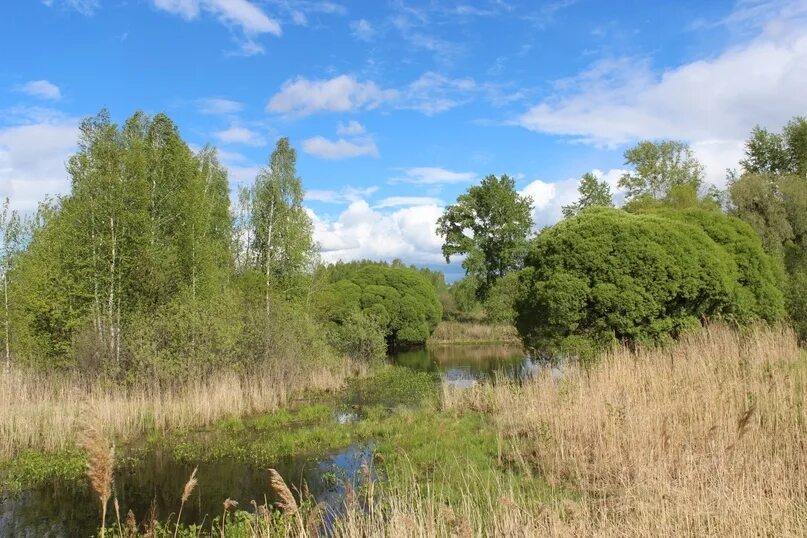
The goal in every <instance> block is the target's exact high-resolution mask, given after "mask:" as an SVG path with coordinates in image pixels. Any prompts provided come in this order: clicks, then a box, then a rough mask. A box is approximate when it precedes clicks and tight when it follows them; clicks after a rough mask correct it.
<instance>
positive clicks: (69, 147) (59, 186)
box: [0, 110, 78, 211]
mask: <svg viewBox="0 0 807 538" xmlns="http://www.w3.org/2000/svg"><path fill="white" fill-rule="evenodd" d="M77 140H78V120H76V119H73V118H66V117H63V116H61V115H59V114H56V113H52V114H50V115H46V114H44V111H43V110H38V111H36V113H35V114H32V115H29V116H28V117H27V119H26V121H24V122H23V123H21V124H15V125H8V126H5V127H0V197H3V198H5V197H8V198H9V199H10V200H11V205H12V207H14V208H16V209H18V210H21V211H32V210H34V209H35V208H36V205H37V203H38V202H39V201H40V200H42V199H43V198H44V196H45V195H57V194H64V193H66V192H68V191H69V190H70V182H69V180H68V176H67V171H66V170H65V163H66V161H67V158H68V157H69V156H70V154H71V153H72V152H73V151H74V150H75V148H76V142H77Z"/></svg>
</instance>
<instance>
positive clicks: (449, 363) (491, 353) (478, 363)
mask: <svg viewBox="0 0 807 538" xmlns="http://www.w3.org/2000/svg"><path fill="white" fill-rule="evenodd" d="M392 360H393V362H394V363H395V364H398V365H400V366H405V367H407V368H412V369H413V370H419V371H424V372H436V373H439V374H440V376H441V378H442V380H443V383H445V384H447V385H453V386H456V387H460V388H466V387H471V386H473V385H475V384H477V383H479V382H480V381H489V380H492V381H495V380H496V379H497V378H506V379H524V378H526V377H530V376H532V375H533V374H534V373H535V372H536V371H537V370H538V369H539V368H541V367H542V366H544V362H543V361H537V360H535V359H531V358H529V357H527V355H526V354H525V353H524V350H523V349H521V348H520V347H515V346H502V345H480V346H466V345H457V346H450V345H449V346H434V347H429V348H421V349H412V350H407V351H402V352H399V353H398V354H396V355H395V356H394V357H393V358H392Z"/></svg>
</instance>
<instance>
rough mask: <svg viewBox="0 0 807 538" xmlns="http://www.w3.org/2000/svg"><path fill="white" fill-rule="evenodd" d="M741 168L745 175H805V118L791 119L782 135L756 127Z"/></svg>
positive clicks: (806, 140)
mask: <svg viewBox="0 0 807 538" xmlns="http://www.w3.org/2000/svg"><path fill="white" fill-rule="evenodd" d="M740 166H741V167H742V169H743V172H745V173H747V174H765V175H771V176H777V175H795V176H800V177H802V178H804V177H805V176H807V118H803V117H800V116H797V117H795V118H793V119H792V120H790V121H789V122H788V123H787V125H785V127H784V129H783V130H782V133H781V134H779V133H771V132H770V131H768V130H766V129H763V128H761V127H759V126H757V127H755V128H754V129H753V130H752V131H751V136H750V137H749V138H748V140H747V141H746V142H745V159H743V160H742V161H740Z"/></svg>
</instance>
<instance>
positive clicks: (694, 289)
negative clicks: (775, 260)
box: [516, 208, 784, 354]
mask: <svg viewBox="0 0 807 538" xmlns="http://www.w3.org/2000/svg"><path fill="white" fill-rule="evenodd" d="M525 266H526V268H525V269H524V270H523V271H522V273H521V278H520V280H521V290H520V292H519V299H518V300H517V301H516V325H517V327H518V329H519V332H520V334H521V335H522V338H524V340H525V343H526V344H527V345H528V346H529V347H532V348H534V349H542V350H547V351H567V352H572V351H573V352H574V353H576V354H585V351H586V349H589V350H593V349H596V348H601V347H605V346H608V345H610V344H612V343H614V342H616V341H627V342H634V343H652V342H659V341H663V340H665V339H667V338H669V337H675V336H677V335H678V334H680V333H682V332H684V331H686V330H688V329H690V328H693V327H695V326H697V325H698V324H699V323H700V322H701V321H702V320H704V319H709V318H717V317H722V318H726V319H730V320H734V321H737V322H741V323H744V322H747V321H751V320H753V319H764V320H776V319H780V318H781V317H782V316H783V313H784V308H783V298H782V294H781V291H780V290H779V288H778V286H777V285H778V281H777V277H776V274H775V271H774V270H773V265H772V262H771V261H770V259H769V258H768V257H767V255H766V254H765V253H764V251H763V249H762V245H761V242H760V241H759V239H758V238H756V237H755V236H754V234H753V232H751V231H750V230H749V229H748V227H747V226H745V225H744V224H742V223H741V222H739V221H737V220H736V219H732V218H730V217H726V216H724V215H721V214H719V213H717V212H714V213H711V212H707V211H702V210H690V211H686V212H683V213H673V212H669V211H664V212H661V213H659V212H656V213H645V214H638V215H634V214H629V213H627V212H625V211H621V210H617V209H605V208H594V209H589V210H586V211H583V212H581V213H580V214H579V215H577V216H576V217H574V218H571V219H567V220H565V221H563V222H561V223H559V224H557V225H556V226H553V227H552V228H549V229H547V230H545V231H544V232H542V233H541V234H540V235H539V236H538V237H537V238H536V239H534V240H533V242H532V244H531V248H530V253H529V255H528V257H527V260H526V264H525Z"/></svg>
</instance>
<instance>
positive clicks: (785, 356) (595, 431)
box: [445, 326, 807, 536]
mask: <svg viewBox="0 0 807 538" xmlns="http://www.w3.org/2000/svg"><path fill="white" fill-rule="evenodd" d="M800 353H801V352H800V351H799V349H798V347H797V345H796V338H795V336H794V335H793V334H792V332H791V331H790V330H789V329H784V328H780V329H768V328H757V329H754V330H751V331H750V332H748V333H745V334H738V333H736V332H734V331H731V330H729V329H727V328H725V327H721V326H713V327H710V328H708V329H706V330H705V331H704V332H702V333H700V334H697V335H692V336H690V337H688V338H685V339H684V340H683V341H682V342H680V344H678V345H677V346H675V347H672V348H669V349H653V350H642V351H638V352H630V351H628V350H626V349H618V350H615V351H613V352H611V353H609V354H608V355H606V356H605V357H603V358H602V360H601V361H600V362H598V363H597V364H596V365H594V366H593V367H591V368H590V369H583V368H580V367H574V366H573V367H570V368H568V369H567V370H566V371H565V372H564V374H563V377H562V378H561V380H560V381H557V380H553V378H552V376H551V375H549V374H547V375H543V376H540V377H538V378H537V379H535V380H533V381H531V382H528V383H526V384H524V385H523V386H515V385H498V386H496V387H489V386H488V387H480V388H476V389H473V390H472V391H470V392H466V393H457V392H447V393H446V398H445V401H446V405H447V406H448V407H455V408H456V407H461V408H464V407H467V406H472V407H475V408H478V409H483V410H485V411H486V412H488V413H490V414H491V415H492V416H493V417H494V418H495V420H496V422H497V424H498V428H499V430H500V435H501V436H502V438H503V440H504V443H505V447H506V448H505V449H504V453H505V454H507V455H508V457H510V458H511V459H512V460H513V461H514V462H515V463H517V464H518V465H519V466H520V467H521V468H522V469H523V471H524V472H527V473H535V474H538V475H540V476H542V477H544V478H545V479H546V480H547V481H549V482H550V484H552V485H560V484H563V485H566V486H568V487H571V488H573V489H574V490H576V491H578V492H579V493H580V498H579V501H577V502H574V503H565V504H563V505H559V506H556V507H554V508H552V509H550V510H548V511H546V512H545V513H544V515H543V517H541V518H538V517H535V518H534V519H532V520H531V521H530V524H531V525H535V526H536V529H538V530H540V531H541V532H544V533H550V534H556V535H577V536H594V535H596V536H804V535H807V411H805V397H806V396H807V392H806V391H805V387H807V364H805V358H804V356H803V355H802V356H801V357H800Z"/></svg>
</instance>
